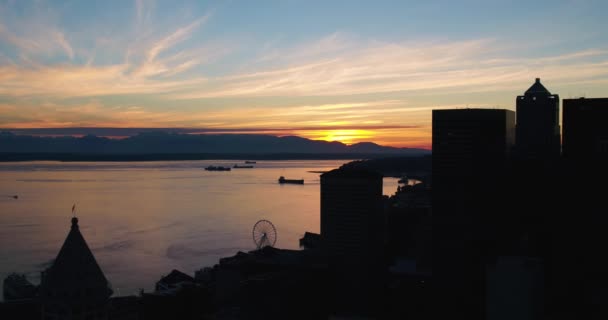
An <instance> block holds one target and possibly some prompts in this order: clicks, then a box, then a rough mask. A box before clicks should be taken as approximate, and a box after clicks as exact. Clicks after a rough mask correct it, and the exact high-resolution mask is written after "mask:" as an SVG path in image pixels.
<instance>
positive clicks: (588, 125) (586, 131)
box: [563, 98, 608, 162]
mask: <svg viewBox="0 0 608 320" xmlns="http://www.w3.org/2000/svg"><path fill="white" fill-rule="evenodd" d="M607 120H608V98H595V99H593V98H592V99H589V98H580V99H564V144H563V150H564V157H565V158H566V159H568V160H571V161H586V162H589V161H605V160H606V159H608V125H607V124H606V121H607Z"/></svg>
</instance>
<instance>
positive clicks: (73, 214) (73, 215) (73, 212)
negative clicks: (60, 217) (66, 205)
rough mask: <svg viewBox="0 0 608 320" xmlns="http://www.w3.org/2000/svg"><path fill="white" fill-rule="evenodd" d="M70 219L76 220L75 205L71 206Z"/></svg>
mask: <svg viewBox="0 0 608 320" xmlns="http://www.w3.org/2000/svg"><path fill="white" fill-rule="evenodd" d="M72 217H73V218H76V204H75V203H74V205H73V206H72Z"/></svg>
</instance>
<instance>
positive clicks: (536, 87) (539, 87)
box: [526, 78, 551, 95]
mask: <svg viewBox="0 0 608 320" xmlns="http://www.w3.org/2000/svg"><path fill="white" fill-rule="evenodd" d="M539 93H543V94H547V95H550V94H551V92H549V90H547V88H545V86H543V84H542V83H540V78H536V81H534V84H533V85H532V86H531V87H530V88H529V89H528V90H526V94H539Z"/></svg>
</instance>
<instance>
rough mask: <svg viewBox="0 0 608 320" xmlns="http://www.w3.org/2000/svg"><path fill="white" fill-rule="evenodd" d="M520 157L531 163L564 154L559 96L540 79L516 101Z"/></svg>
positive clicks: (552, 158) (516, 135)
mask: <svg viewBox="0 0 608 320" xmlns="http://www.w3.org/2000/svg"><path fill="white" fill-rule="evenodd" d="M516 108H517V109H516V117H517V119H516V134H515V143H516V150H517V155H518V157H520V158H523V159H528V160H540V161H546V160H556V159H557V158H559V155H560V128H559V95H557V94H551V92H549V90H547V88H545V87H544V86H543V85H542V84H541V83H540V78H536V81H535V82H534V84H533V85H532V86H531V87H530V88H529V89H528V90H526V92H525V93H524V95H523V96H518V97H517V99H516Z"/></svg>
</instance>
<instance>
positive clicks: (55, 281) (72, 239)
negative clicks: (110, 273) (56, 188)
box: [42, 217, 111, 295]
mask: <svg viewBox="0 0 608 320" xmlns="http://www.w3.org/2000/svg"><path fill="white" fill-rule="evenodd" d="M42 286H43V290H57V289H60V290H62V291H64V292H66V291H74V292H75V291H78V292H81V291H83V290H87V291H89V292H90V290H95V291H96V292H97V293H99V294H101V293H102V291H105V290H107V291H105V293H104V294H107V293H109V294H111V289H110V287H109V284H108V281H107V279H106V277H105V275H104V274H103V272H102V271H101V268H100V267H99V265H98V264H97V261H96V260H95V257H94V256H93V253H92V252H91V250H90V249H89V246H88V245H87V243H86V241H85V240H84V237H83V236H82V234H81V233H80V229H79V227H78V218H76V217H74V218H72V227H71V229H70V232H69V233H68V236H67V238H66V239H65V242H64V243H63V246H62V247H61V250H59V254H57V258H55V261H54V262H53V265H52V266H51V267H50V268H48V269H47V270H46V271H45V273H44V276H43V279H42ZM109 294H108V295H109Z"/></svg>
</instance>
